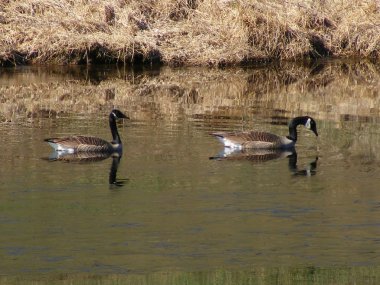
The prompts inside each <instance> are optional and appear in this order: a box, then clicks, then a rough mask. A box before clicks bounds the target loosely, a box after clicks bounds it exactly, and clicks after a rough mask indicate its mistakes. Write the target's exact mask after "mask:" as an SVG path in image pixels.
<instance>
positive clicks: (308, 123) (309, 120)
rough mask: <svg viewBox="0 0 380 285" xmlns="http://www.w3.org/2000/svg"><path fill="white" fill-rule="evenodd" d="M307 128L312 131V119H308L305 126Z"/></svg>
mask: <svg viewBox="0 0 380 285" xmlns="http://www.w3.org/2000/svg"><path fill="white" fill-rule="evenodd" d="M305 127H306V128H307V129H310V128H311V119H310V118H309V119H307V121H306V124H305Z"/></svg>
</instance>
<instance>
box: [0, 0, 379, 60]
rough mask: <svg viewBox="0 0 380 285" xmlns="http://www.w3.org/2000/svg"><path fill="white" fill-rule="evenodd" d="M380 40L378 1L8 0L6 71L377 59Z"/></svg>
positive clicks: (1, 10) (0, 31)
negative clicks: (12, 67)
mask: <svg viewBox="0 0 380 285" xmlns="http://www.w3.org/2000/svg"><path fill="white" fill-rule="evenodd" d="M379 31H380V2H379V1H378V0H363V1H352V0H342V1H324V0H317V1H311V0H309V1H300V0H287V1H282V0H272V1H263V0H251V1H243V0H209V1H202V0H163V1H153V0H79V1H72V0H66V1H60V0H32V1H30V0H15V1H8V0H3V1H1V2H0V63H1V64H2V65H4V64H20V63H58V64H71V63H74V64H77V63H91V62H121V63H128V64H129V63H141V62H145V63H152V62H153V63H156V62H159V63H164V64H171V65H230V64H242V63H247V62H252V61H262V60H264V61H268V60H273V59H276V60H299V59H304V58H305V57H306V58H310V57H319V56H336V57H371V58H376V59H378V58H379V57H380V32H379Z"/></svg>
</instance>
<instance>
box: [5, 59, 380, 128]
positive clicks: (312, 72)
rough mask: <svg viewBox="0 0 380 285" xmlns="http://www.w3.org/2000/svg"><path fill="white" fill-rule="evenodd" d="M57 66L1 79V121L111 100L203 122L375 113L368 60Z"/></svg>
mask: <svg viewBox="0 0 380 285" xmlns="http://www.w3.org/2000/svg"><path fill="white" fill-rule="evenodd" d="M70 70H71V72H72V73H71V74H70ZM45 71H46V69H45ZM59 72H60V71H59V69H57V70H50V74H51V75H49V76H41V75H38V73H36V74H37V76H36V77H34V75H33V73H31V74H29V75H26V76H24V77H23V78H22V80H20V78H18V79H17V78H16V79H14V80H15V81H13V82H12V81H11V80H12V78H13V77H10V78H8V79H6V81H3V82H7V84H6V85H5V84H3V85H2V86H1V84H0V102H1V104H0V119H1V121H7V122H11V121H16V122H17V121H25V120H26V119H29V120H33V119H34V118H38V117H55V116H58V115H60V114H73V113H82V114H91V113H94V114H95V113H98V114H99V113H104V114H107V113H108V112H109V110H110V109H111V108H113V107H118V108H121V109H122V110H124V111H125V112H126V113H127V114H128V115H129V116H130V117H131V118H133V119H134V120H147V119H158V118H159V119H160V120H178V118H179V117H181V116H186V117H188V118H190V119H194V120H198V119H201V121H206V122H207V121H211V120H214V119H218V118H221V117H233V118H243V117H244V118H247V119H248V120H249V118H250V116H256V115H257V114H262V116H263V117H271V116H273V117H278V116H282V117H283V118H284V119H285V122H286V118H289V117H292V116H294V115H299V114H310V115H313V116H315V117H316V118H317V119H327V120H332V121H336V122H341V121H345V118H346V117H349V118H350V119H351V120H352V118H357V119H358V120H367V119H368V120H369V119H376V118H380V96H379V95H380V94H379V90H380V69H379V66H378V65H375V64H372V63H370V62H356V63H347V62H341V61H329V62H320V63H318V64H312V65H300V64H298V65H297V64H290V63H282V64H275V65H270V66H266V67H265V68H259V67H258V68H250V69H248V70H243V69H241V68H231V69H226V70H220V69H209V68H199V67H197V68H186V69H181V72H178V71H176V69H171V68H161V69H160V70H159V71H158V70H157V71H148V72H142V73H138V72H131V71H126V70H124V69H117V68H115V69H114V70H107V72H104V71H103V72H102V73H101V74H100V75H99V74H98V73H96V72H94V73H91V70H90V71H86V69H79V68H78V67H77V68H75V67H72V68H70V69H69V70H68V69H65V70H63V71H62V74H59ZM3 76H4V75H3ZM54 76H56V77H54ZM63 76H65V77H66V79H63V78H62V77H63ZM0 83H1V77H0Z"/></svg>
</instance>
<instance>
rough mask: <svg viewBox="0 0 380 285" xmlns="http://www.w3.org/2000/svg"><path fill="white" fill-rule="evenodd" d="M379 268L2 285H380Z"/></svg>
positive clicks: (4, 280)
mask: <svg viewBox="0 0 380 285" xmlns="http://www.w3.org/2000/svg"><path fill="white" fill-rule="evenodd" d="M379 280H380V270H379V268H378V267H352V268H334V267H332V268H316V267H304V268H287V267H284V268H282V267H281V268H265V267H261V268H254V269H252V270H239V271H229V270H216V271H212V272H158V273H152V274H147V275H135V274H130V275H116V274H111V275H90V274H89V275H79V274H59V275H45V274H44V275H43V276H17V277H16V276H15V277H13V276H11V277H4V276H3V277H0V283H1V284H14V285H22V284H31V282H32V283H33V284H35V285H42V284H49V285H50V284H52V285H53V284H71V285H75V284H81V285H84V284H88V285H90V284H133V285H148V284H155V285H160V284H162V285H170V284H181V285H183V284H187V285H211V284H215V285H216V284H220V285H222V284H223V285H237V284H247V285H249V284H251V285H254V284H282V285H287V284H289V285H290V284H324V285H326V284H340V285H341V284H378V282H379Z"/></svg>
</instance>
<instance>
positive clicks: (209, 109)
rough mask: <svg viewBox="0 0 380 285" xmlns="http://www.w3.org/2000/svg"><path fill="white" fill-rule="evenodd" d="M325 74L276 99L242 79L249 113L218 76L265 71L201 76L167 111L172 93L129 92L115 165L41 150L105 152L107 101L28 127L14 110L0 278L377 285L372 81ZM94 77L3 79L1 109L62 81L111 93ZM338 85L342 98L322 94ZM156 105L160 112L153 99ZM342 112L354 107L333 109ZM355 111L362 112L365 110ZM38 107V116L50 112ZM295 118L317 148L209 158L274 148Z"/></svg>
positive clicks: (139, 85) (379, 202)
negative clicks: (307, 276)
mask: <svg viewBox="0 0 380 285" xmlns="http://www.w3.org/2000/svg"><path fill="white" fill-rule="evenodd" d="M344 64H346V63H344ZM327 66H328V69H329V71H328V74H330V75H331V78H334V76H335V79H334V80H333V81H332V82H331V83H329V84H325V85H323V84H317V86H316V87H313V88H311V89H307V88H304V85H302V86H301V87H302V88H301V87H297V88H296V87H294V85H292V84H289V83H287V84H285V83H284V84H283V85H279V86H278V84H279V81H278V80H277V79H276V80H277V81H276V82H272V84H275V85H276V86H277V87H276V88H274V89H271V90H268V89H266V88H265V86H267V84H268V82H267V81H268V80H270V79H268V78H266V77H263V79H265V80H264V81H263V82H261V83H260V81H257V80H258V79H257V76H256V79H255V85H260V84H261V87H260V88H261V89H260V90H261V91H260V92H261V93H260V94H261V95H260V96H256V95H251V97H254V100H253V99H252V98H248V99H247V98H245V99H244V100H243V99H241V97H239V96H238V95H235V94H234V92H237V93H239V92H241V90H242V89H239V88H238V87H236V86H237V85H234V84H236V80H235V81H233V82H232V83H231V82H230V81H229V76H235V77H242V78H244V79H247V78H251V79H252V73H253V72H257V70H259V72H261V73H263V74H264V73H268V71H267V70H266V69H265V68H263V67H260V68H256V69H254V68H253V69H246V70H243V69H239V70H233V71H232V72H231V71H228V70H227V71H222V70H219V71H217V75H215V74H214V75H213V76H214V77H213V78H212V79H210V78H208V79H207V80H208V81H207V84H208V85H207V87H205V86H206V84H205V83H204V82H201V83H200V85H197V87H196V88H195V87H192V88H193V89H194V88H195V89H196V90H197V93H196V96H195V97H197V98H196V99H197V100H193V101H194V102H193V101H191V100H190V102H189V101H187V102H186V105H184V103H181V104H182V105H181V106H180V107H178V106H177V105H175V106H174V107H173V106H172V105H171V104H177V103H178V101H175V100H177V99H173V98H179V97H178V96H180V95H178V96H177V97H175V95H172V94H171V95H160V96H158V95H157V94H156V93H158V94H161V93H162V92H163V91H162V89H159V88H157V87H156V88H155V89H152V88H151V91H150V93H149V94H150V97H149V96H147V95H141V94H140V93H138V94H137V93H132V95H129V96H131V97H128V98H127V99H125V98H124V99H122V100H124V101H122V100H121V99H120V100H121V101H115V102H113V105H112V107H117V108H119V109H120V110H122V111H124V112H125V113H126V114H127V115H128V116H130V117H131V120H130V121H124V122H120V123H119V124H118V127H119V132H120V134H121V137H122V140H123V145H124V150H123V156H122V157H121V159H120V161H118V159H117V158H105V159H103V160H98V161H85V160H66V161H52V160H51V159H50V160H49V156H50V155H51V152H52V149H51V148H50V147H49V145H48V144H46V143H45V142H43V140H44V139H45V138H48V137H52V136H62V135H69V134H90V135H95V136H98V137H102V138H105V139H107V140H110V139H111V135H110V131H109V127H108V122H107V116H108V113H109V111H110V110H111V106H108V105H107V104H108V103H107V102H106V103H104V104H105V105H103V106H102V107H101V108H99V111H96V112H92V111H88V110H89V109H86V108H84V107H82V110H83V111H76V110H75V112H72V113H70V112H67V110H66V109H65V110H64V112H60V111H59V109H57V110H58V111H55V112H50V114H53V115H52V116H50V115H48V116H46V115H43V116H33V113H29V115H28V108H29V107H28V105H26V106H25V108H26V109H25V110H24V111H23V112H24V114H22V112H20V113H18V114H16V115H15V116H16V119H14V120H13V121H12V122H5V123H3V124H1V125H0V143H1V150H2V151H1V153H0V159H1V162H2V163H1V164H2V166H1V168H0V179H1V185H0V201H1V202H0V232H1V235H0V275H2V276H29V275H31V274H32V275H39V274H44V275H45V274H53V275H54V274H62V273H65V274H99V275H107V276H110V275H112V276H114V275H115V274H116V275H119V274H120V275H128V274H143V275H144V274H152V273H157V272H165V273H167V274H169V275H170V273H173V274H174V273H177V272H203V273H205V272H213V273H215V271H217V270H225V271H228V272H242V271H244V270H249V269H250V270H252V268H264V269H265V268H267V269H268V270H269V269H270V268H283V267H286V268H310V267H316V268H356V267H361V268H362V267H364V268H371V274H375V275H376V276H379V273H378V272H379V269H378V267H379V265H380V220H379V217H380V191H379V189H380V188H379V185H380V157H379V154H378V150H379V149H380V124H379V116H378V114H379V109H378V106H379V105H378V101H377V100H378V99H377V97H376V96H373V94H369V95H368V94H367V93H368V92H369V91H368V90H374V89H376V88H377V87H378V84H379V83H378V82H377V81H376V80H377V79H378V77H379V76H380V75H379V73H378V72H377V71H376V72H375V73H374V74H372V75H371V78H372V79H371V78H367V77H364V78H362V81H360V82H359V81H358V80H356V81H355V80H352V78H351V76H353V74H354V70H355V68H354V67H352V66H350V65H348V66H349V68H350V70H352V72H350V73H349V74H348V75H345V76H346V77H344V76H343V75H342V74H341V73H338V74H339V76H343V78H345V79H346V81H344V80H342V78H341V77H339V78H337V75H336V74H332V73H334V72H335V71H334V68H339V70H342V63H339V64H336V63H333V64H331V65H327ZM369 66H372V65H370V64H369ZM356 67H357V66H356ZM104 68H105V69H104V71H103V72H104V73H105V74H107V76H106V78H104V79H101V80H100V81H99V80H97V82H95V83H94V82H92V81H91V80H89V79H88V78H81V77H80V76H79V75H78V73H74V75H72V74H70V73H65V72H59V74H58V75H57V73H54V72H51V71H49V69H47V68H46V70H45V69H44V68H38V69H36V68H24V69H22V68H21V69H16V70H11V71H10V70H3V73H2V76H0V86H2V88H3V89H1V90H2V93H3V102H4V101H5V104H8V103H7V102H8V101H9V100H8V101H7V99H8V98H6V96H10V95H9V94H10V93H7V92H9V90H10V86H11V87H12V88H15V90H23V89H22V88H23V87H22V86H24V87H25V86H26V87H25V88H29V89H28V90H30V88H31V86H32V85H33V84H35V85H36V86H39V84H42V83H41V82H43V84H45V83H46V82H52V83H53V84H57V85H56V86H59V84H61V83H62V84H71V83H70V82H71V81H72V80H73V77H79V79H78V80H79V82H78V81H75V82H74V83H72V84H75V86H71V85H69V87H70V88H69V89H68V90H69V91H68V92H76V91H75V90H77V89H76V88H79V87H77V86H78V85H79V86H83V88H101V87H99V86H101V84H102V83H101V82H103V84H104V82H107V84H108V85H107V88H108V89H109V88H115V90H116V91H115V92H116V95H117V94H118V90H119V89H118V88H120V90H122V87H119V86H121V85H117V84H116V85H115V86H113V85H112V84H114V83H115V82H114V81H113V80H114V78H115V77H118V76H119V75H118V74H117V71H115V70H114V68H111V67H104ZM294 68H295V70H297V68H298V67H294ZM303 68H304V67H303ZM99 72H101V71H99V70H97V73H96V74H99ZM191 72H196V73H194V74H198V73H199V71H191ZM191 72H190V74H193V73H191ZM200 72H201V73H202V72H206V71H204V70H203V71H200ZM210 72H215V71H210ZM224 72H225V73H224ZM270 72H275V71H273V68H272V71H270ZM276 72H278V73H281V72H284V71H283V69H279V70H277V71H276ZM79 73H80V72H79ZM162 73H164V75H165V76H164V77H160V76H162ZM261 73H260V74H261ZM160 74H161V75H160ZM308 74H309V76H310V73H308ZM128 76H130V77H133V82H132V83H131V81H128V84H130V85H131V86H133V88H134V89H131V90H134V92H139V90H141V89H146V88H147V87H146V86H152V85H153V83H154V86H157V84H158V82H160V84H161V85H160V86H163V85H164V84H167V81H165V80H164V79H166V78H172V77H174V76H179V77H181V76H183V77H185V78H187V80H186V82H185V81H183V84H182V83H181V82H182V81H180V80H178V82H179V83H178V85H179V86H180V87H181V86H185V87H183V88H184V90H185V91H186V90H192V89H191V88H188V87H187V85H186V84H189V81H191V80H195V79H193V78H189V77H188V76H189V71H188V70H186V69H183V70H181V69H175V70H170V69H166V70H164V71H161V73H160V71H154V72H152V71H147V72H143V71H141V72H139V73H138V74H137V75H136V74H134V75H131V73H130V71H125V73H124V74H123V75H122V77H123V79H122V80H124V81H123V82H125V78H126V77H128ZM323 76H326V77H327V75H326V74H324V75H323ZM376 76H378V77H377V78H376ZM141 77H142V78H143V79H141ZM194 77H196V75H194ZM201 77H202V76H201ZM26 78H27V79H26ZM128 78H129V77H128ZM29 80H30V81H29ZM128 80H130V79H128ZM168 80H169V79H168ZM312 80H315V77H314V78H312ZM323 80H325V79H323ZM371 80H372V81H371ZM152 81H154V82H153V83H152ZM196 81H197V82H198V83H199V82H200V80H199V78H197V80H196ZM342 81H344V82H345V83H344V84H345V85H344V86H343V87H344V88H345V90H343V91H341V92H342V93H338V94H336V92H335V91H336V90H337V89H338V88H339V89H342V88H343V87H342V86H341V85H340V84H342ZM60 82H61V83H60ZM68 82H69V83H68ZM99 82H100V83H99ZM46 84H49V83H46ZM125 84H127V83H125ZM294 84H296V83H294ZM302 84H304V83H302ZM307 84H309V83H307ZM307 84H306V85H307ZM371 84H372V85H371ZM373 84H375V85H373ZM285 85H286V86H285ZM306 85H305V86H306ZM65 86H66V87H67V85H65ZM94 86H95V87H94ZM110 86H111V87H110ZM199 86H203V88H204V89H201V87H199ZM213 86H214V87H213ZM216 86H217V87H216ZM246 86H247V85H246ZM284 86H285V87H284ZM363 86H364V87H363ZM16 87H17V88H18V89H17V88H16ZM66 87H65V88H66ZM41 88H42V87H41ZM58 88H59V87H56V89H55V90H57V89H58ZM62 88H63V87H62ZM170 88H171V89H172V88H173V87H170ZM212 88H217V90H226V91H224V92H225V93H223V91H222V92H221V95H220V96H224V97H223V98H219V97H218V95H217V94H216V95H215V94H213V95H212V96H213V97H212V100H211V99H208V97H207V96H209V95H208V94H207V90H209V91H210V92H215V93H218V92H216V91H215V90H214V89H212ZM255 88H256V87H255ZM282 88H285V89H286V92H285V91H283V90H284V89H282ZM363 88H364V89H365V88H367V89H366V90H367V91H368V92H367V93H365V94H364V93H363V94H360V96H359V95H357V92H355V94H356V95H352V94H350V93H349V91H347V90H359V89H360V90H363ZM171 89H170V90H171ZM236 89H238V91H236ZM243 89H244V90H245V91H244V92H246V93H252V94H258V93H259V91H258V90H257V89H254V88H253V89H252V90H251V91H250V90H247V87H244V88H243ZM305 89H307V90H306V91H305ZM73 90H74V91H73ZM112 90H114V89H112ZM136 90H137V91H136ZM152 90H153V91H152ZM179 90H180V89H179ZM234 90H235V91H234ZM239 90H240V91H239ZM279 90H280V91H279ZM281 90H282V91H281ZM301 90H304V91H301ZM33 92H35V94H37V93H38V91H33ZM50 92H53V93H54V89H53V90H51V89H50ZM120 92H121V91H120ZM160 92H161V93H160ZM276 92H279V93H278V94H277V93H276ZM330 92H331V93H330ZM333 92H334V94H333ZM190 93H191V92H190ZM343 93H347V94H348V95H347V96H344V95H342V94H343ZM152 94H153V95H152ZM186 94H187V93H186ZM191 94H193V93H191ZM225 94H227V95H225ZM228 94H230V95H231V94H232V95H231V96H235V97H233V98H232V99H231V98H229V97H228V96H230V95H228ZM239 94H240V93H239ZM320 94H323V96H322V97H321V95H320ZM15 96H16V95H15ZM78 96H79V95H78ZM94 96H95V95H94ZM163 96H168V97H169V99H170V100H168V101H167V102H160V100H163V99H162V97H163ZM170 96H171V97H170ZM353 96H356V97H354V98H352V97H353ZM4 98H5V99H4ZM187 98H193V99H194V96H193V97H191V96H190V97H189V96H188V97H187ZM199 98H201V99H199ZM276 98H278V100H276ZM251 99H252V100H251ZM18 100H20V102H21V101H22V100H23V99H22V98H19V99H18ZM39 100H42V99H39ZM49 100H50V99H49ZM115 100H119V99H118V98H116V99H115ZM181 100H182V99H181ZM218 100H225V101H223V102H222V103H220V102H219V101H218ZM228 100H229V101H228ZM293 100H298V101H299V100H301V102H298V103H297V104H293V103H292V102H293ZM350 100H354V101H355V102H356V105H355V106H354V105H353V106H351V107H349V108H348V107H346V105H345V104H348V103H349V102H350ZM173 101H175V102H174V103H173ZM226 101H228V103H225V102H226ZM49 102H50V101H49ZM157 102H160V109H158V108H157ZM209 102H212V103H209ZM334 102H335V103H334ZM363 102H365V104H367V105H370V106H372V107H371V108H367V109H366V106H367V105H365V104H364V103H363ZM39 104H40V105H39V106H40V107H41V109H44V110H46V108H47V107H46V106H48V107H49V108H48V109H51V106H50V105H48V104H50V103H46V102H45V101H40V103H39ZM51 104H53V103H51ZM54 104H56V103H54ZM155 104H156V105H155ZM199 105H202V108H200V107H199ZM55 107H56V108H59V106H58V107H57V106H55ZM73 108H74V107H73ZM165 108H166V109H165ZM14 110H16V111H15V112H17V109H14ZM178 110H179V111H178ZM366 110H367V113H366ZM4 112H6V111H4ZM34 112H37V111H34ZM37 113H38V112H37ZM306 113H307V114H309V115H312V116H313V117H314V118H315V119H316V121H317V128H318V132H319V137H318V138H316V137H315V136H314V134H313V133H312V132H310V131H308V130H306V129H305V128H303V127H299V141H298V142H297V146H296V152H295V153H285V154H284V153H282V154H280V155H277V154H275V155H273V154H270V155H262V154H260V155H257V154H255V153H254V154H252V153H250V154H248V155H247V153H243V154H242V153H235V154H232V155H230V156H228V157H227V159H210V157H215V156H221V152H222V151H223V147H222V145H221V144H220V143H219V142H218V141H217V140H216V139H215V138H214V137H212V136H210V135H209V133H210V132H213V131H220V130H249V129H258V130H268V131H270V132H273V133H276V134H282V135H287V126H286V123H287V122H288V120H289V119H291V118H292V117H294V116H295V115H304V114H306ZM30 114H32V115H30ZM147 114H148V115H147ZM4 116H5V115H4ZM110 182H111V184H110ZM373 268H375V269H373ZM337 270H338V269H337ZM366 274H367V275H371V274H368V272H367V273H366ZM246 277H247V276H246V275H245V276H244V278H246ZM215 278H216V277H215ZM287 278H288V277H287ZM216 279H217V278H216ZM209 281H210V280H209ZM148 283H149V282H148ZM168 283H170V282H168ZM200 283H202V282H200ZM200 283H197V282H194V284H200ZM232 283H233V282H232ZM232 283H231V284H232ZM202 284H203V283H202ZM205 284H206V283H205ZM282 284H285V283H282Z"/></svg>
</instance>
